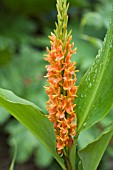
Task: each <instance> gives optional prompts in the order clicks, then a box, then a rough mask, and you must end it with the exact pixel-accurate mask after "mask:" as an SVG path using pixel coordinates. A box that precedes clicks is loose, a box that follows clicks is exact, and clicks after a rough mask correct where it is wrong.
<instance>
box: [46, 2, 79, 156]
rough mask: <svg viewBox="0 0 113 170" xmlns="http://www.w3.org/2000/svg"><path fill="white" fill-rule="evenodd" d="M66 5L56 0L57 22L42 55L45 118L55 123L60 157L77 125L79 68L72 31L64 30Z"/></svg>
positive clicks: (70, 143)
mask: <svg viewBox="0 0 113 170" xmlns="http://www.w3.org/2000/svg"><path fill="white" fill-rule="evenodd" d="M68 7H69V4H67V3H66V0H57V11H58V15H57V18H58V23H56V29H55V30H54V33H51V36H49V39H50V44H51V48H50V49H49V48H47V52H48V54H47V55H45V56H46V58H45V60H47V61H48V62H49V65H47V66H46V68H47V75H46V76H45V77H46V78H47V81H48V85H47V86H45V89H46V93H47V94H48V97H49V101H48V102H47V110H48V111H49V116H48V117H49V119H50V121H52V122H53V124H54V132H55V134H56V141H57V142H56V148H57V151H58V154H60V156H63V155H64V156H65V155H67V154H68V153H69V149H70V148H71V145H72V144H73V141H74V136H75V135H76V128H77V117H76V113H75V111H74V108H75V107H76V104H74V98H75V97H76V93H77V86H75V83H76V72H77V71H78V70H76V66H75V65H76V62H71V58H72V55H73V54H75V53H76V48H74V49H73V47H74V43H71V40H72V36H71V31H70V32H69V33H68V31H67V23H68V15H67V11H68Z"/></svg>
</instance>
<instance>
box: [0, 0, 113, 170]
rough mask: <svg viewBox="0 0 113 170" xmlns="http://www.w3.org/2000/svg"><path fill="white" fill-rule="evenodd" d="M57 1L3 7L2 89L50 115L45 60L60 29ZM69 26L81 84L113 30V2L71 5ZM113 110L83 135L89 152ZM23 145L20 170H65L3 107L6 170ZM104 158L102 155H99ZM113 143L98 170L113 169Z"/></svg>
mask: <svg viewBox="0 0 113 170" xmlns="http://www.w3.org/2000/svg"><path fill="white" fill-rule="evenodd" d="M55 3H56V1H55V0H16V1H15V0H1V1H0V88H5V89H8V90H11V91H13V92H14V93H15V94H17V95H18V96H20V97H22V98H25V99H27V100H29V101H31V102H34V103H35V104H36V105H38V106H39V107H40V108H42V109H43V110H44V112H45V114H47V111H46V108H45V103H46V101H47V100H48V99H47V95H46V93H45V90H44V88H43V86H44V85H45V84H46V80H45V78H44V75H45V74H46V69H45V65H46V64H47V63H46V61H44V56H43V55H44V54H45V53H46V51H45V49H46V46H48V47H50V44H49V39H48V35H50V32H51V31H53V30H54V29H55V25H54V22H55V21H56V15H57V12H56V7H55ZM69 3H70V8H69V12H68V14H69V25H68V29H72V30H73V32H72V35H73V41H74V42H75V46H76V47H77V49H78V50H77V54H76V55H74V56H73V58H72V60H75V61H76V62H77V69H79V73H77V77H78V78H77V84H79V82H80V80H81V78H82V76H83V75H84V73H85V72H86V70H87V69H88V67H89V66H90V65H91V64H92V63H93V61H94V59H95V56H96V54H97V52H98V50H99V48H100V47H101V44H102V41H103V39H104V37H105V34H106V31H107V29H108V26H109V19H110V16H111V10H112V0H69ZM112 113H113V109H112V110H111V112H110V113H109V114H108V116H107V117H106V118H104V120H103V121H101V122H99V123H98V124H96V125H95V126H94V127H92V128H91V129H90V130H87V131H86V132H83V133H82V134H81V135H80V138H79V145H78V147H83V146H85V145H86V144H87V142H90V141H92V140H93V139H94V138H95V136H96V135H97V134H98V133H99V132H100V131H101V130H102V129H103V128H104V127H105V126H106V125H108V124H109V123H110V122H111V119H113V114H112ZM14 140H15V142H16V145H17V156H16V164H15V170H19V169H21V170H35V169H38V170H60V169H61V168H60V167H59V165H58V164H57V163H56V161H55V160H54V159H53V158H52V156H51V155H50V154H49V153H48V151H47V150H46V149H45V148H44V147H43V146H42V145H41V144H40V142H39V141H37V140H36V139H35V137H33V136H32V134H31V133H30V132H28V130H27V129H26V128H24V127H23V126H22V125H21V124H20V123H19V122H17V121H16V120H15V119H14V118H13V117H11V116H10V114H9V113H7V111H5V110H4V109H3V108H2V107H0V170H6V169H8V167H9V165H10V162H11V160H12V156H13V152H14V150H15V146H14ZM97 152H98V151H97ZM112 160H113V140H111V142H110V144H109V147H108V148H107V150H106V152H105V154H104V156H103V159H102V161H101V163H100V165H99V167H98V170H112V169H113V163H112Z"/></svg>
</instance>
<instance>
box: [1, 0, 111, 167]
mask: <svg viewBox="0 0 113 170" xmlns="http://www.w3.org/2000/svg"><path fill="white" fill-rule="evenodd" d="M56 6H57V12H58V15H57V20H58V22H56V23H55V25H56V29H55V30H54V33H51V35H50V36H49V39H50V44H51V47H50V48H48V47H47V54H45V58H44V59H45V60H46V61H47V62H48V65H46V69H47V74H46V75H45V78H46V79H47V84H46V85H45V86H44V88H45V91H46V93H47V95H48V98H49V99H48V102H47V104H46V108H47V110H48V115H46V114H45V113H44V111H43V110H41V109H40V108H39V107H38V106H36V105H35V104H33V103H31V102H29V101H27V100H24V99H22V98H20V97H18V96H16V95H15V94H14V93H13V92H11V91H8V90H5V89H2V88H0V106H2V107H3V108H5V109H6V110H7V111H8V112H9V113H10V114H11V115H12V116H14V117H15V118H16V119H17V120H18V121H19V122H21V123H22V124H23V125H24V126H25V127H27V128H28V129H29V131H31V132H32V134H33V135H34V136H35V137H36V138H37V139H38V140H39V141H40V142H41V143H42V144H43V145H44V147H46V148H47V149H48V151H49V152H50V153H51V154H52V156H53V157H54V158H55V159H56V160H57V162H58V163H59V165H60V166H61V167H62V169H64V170H96V169H97V167H98V165H99V163H100V161H101V159H102V156H103V154H104V152H105V150H106V147H107V145H108V144H109V142H110V140H111V138H112V136H113V123H111V124H110V125H109V126H107V127H106V128H105V129H103V131H102V132H101V133H100V134H99V136H97V138H96V139H95V140H94V141H92V142H91V143H88V145H87V146H85V147H84V148H79V147H78V139H79V136H80V134H81V133H82V131H84V130H87V129H90V128H91V127H92V126H93V125H94V124H96V123H98V122H99V121H100V120H101V119H103V118H104V117H105V116H106V115H107V114H108V112H109V111H110V109H111V108H112V106H113V12H112V16H111V19H110V24H109V29H108V31H107V34H106V37H105V39H104V42H103V45H102V47H101V49H100V50H99V52H98V55H97V56H96V58H95V61H94V63H93V64H92V65H91V66H90V67H89V69H88V70H87V72H86V73H85V75H84V76H83V77H82V79H81V81H80V84H79V85H76V80H77V72H78V71H79V72H80V70H77V68H76V61H74V62H72V61H71V58H72V57H73V56H74V55H75V58H76V53H77V48H75V47H74V43H73V41H72V31H68V28H67V27H68V14H67V13H68V8H69V4H68V2H67V0H57V5H56ZM75 45H76V44H75ZM37 57H38V56H37ZM37 69H38V68H37ZM78 148H79V149H78ZM13 164H14V162H13ZM13 164H12V169H13Z"/></svg>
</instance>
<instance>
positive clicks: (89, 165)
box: [78, 124, 113, 170]
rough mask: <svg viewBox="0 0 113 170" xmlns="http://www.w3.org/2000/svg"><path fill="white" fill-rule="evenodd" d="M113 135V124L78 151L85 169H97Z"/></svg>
mask: <svg viewBox="0 0 113 170" xmlns="http://www.w3.org/2000/svg"><path fill="white" fill-rule="evenodd" d="M112 135H113V124H112V125H110V126H109V127H108V128H106V129H105V130H104V131H103V132H102V134H101V135H100V136H99V137H98V138H97V139H96V140H95V141H94V142H92V143H90V144H88V145H87V146H86V147H85V148H83V149H81V150H80V151H79V152H78V154H79V156H80V159H81V161H82V164H83V170H88V169H91V170H96V169H97V167H98V165H99V162H100V160H101V158H102V156H103V154H104V151H105V149H106V147H107V145H108V143H109V141H110V139H111V137H112Z"/></svg>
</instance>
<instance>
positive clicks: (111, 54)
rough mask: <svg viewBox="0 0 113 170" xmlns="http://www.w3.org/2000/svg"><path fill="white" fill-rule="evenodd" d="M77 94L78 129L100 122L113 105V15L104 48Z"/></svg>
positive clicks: (81, 83)
mask: <svg viewBox="0 0 113 170" xmlns="http://www.w3.org/2000/svg"><path fill="white" fill-rule="evenodd" d="M77 95H78V98H77V99H76V104H77V107H76V113H77V117H78V131H80V130H83V129H88V128H89V127H91V126H92V125H93V124H95V123H96V122H98V121H99V120H100V119H102V118H103V117H104V116H105V115H106V114H107V113H108V112H109V110H110V108H111V106H112V105H113V15H112V18H111V22H110V27H109V30H108V32H107V36H106V38H105V40H104V43H103V46H102V49H101V50H100V51H99V54H98V55H97V57H96V59H95V62H94V64H93V65H92V66H91V67H90V68H89V69H88V71H87V72H86V74H85V75H84V77H83V78H82V80H81V82H80V85H79V89H78V93H77Z"/></svg>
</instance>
